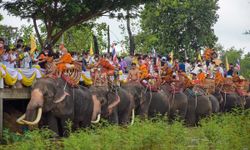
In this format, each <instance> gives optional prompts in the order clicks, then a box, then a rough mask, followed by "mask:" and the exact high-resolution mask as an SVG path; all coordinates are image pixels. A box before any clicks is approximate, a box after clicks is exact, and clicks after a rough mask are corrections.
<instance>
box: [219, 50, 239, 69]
mask: <svg viewBox="0 0 250 150" xmlns="http://www.w3.org/2000/svg"><path fill="white" fill-rule="evenodd" d="M221 53H222V55H221V60H223V61H224V62H225V60H226V59H225V57H226V56H227V59H228V63H232V64H234V65H235V64H236V62H237V60H238V59H239V60H241V58H242V56H243V50H242V49H239V50H237V49H236V48H235V47H231V48H229V49H227V50H222V51H221Z"/></svg>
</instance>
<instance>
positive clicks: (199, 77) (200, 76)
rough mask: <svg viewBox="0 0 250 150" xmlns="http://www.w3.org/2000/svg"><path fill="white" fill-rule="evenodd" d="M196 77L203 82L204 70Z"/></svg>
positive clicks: (204, 77)
mask: <svg viewBox="0 0 250 150" xmlns="http://www.w3.org/2000/svg"><path fill="white" fill-rule="evenodd" d="M197 79H198V80H199V81H200V82H201V83H204V82H205V79H206V74H205V73H204V72H201V73H199V74H198V75H197Z"/></svg>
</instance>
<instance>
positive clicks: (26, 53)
mask: <svg viewBox="0 0 250 150" xmlns="http://www.w3.org/2000/svg"><path fill="white" fill-rule="evenodd" d="M29 50H30V48H29V47H26V48H25V49H24V53H23V55H24V58H23V68H30V67H31V66H30V63H31V57H30V54H29Z"/></svg>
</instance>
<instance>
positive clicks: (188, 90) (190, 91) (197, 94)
mask: <svg viewBox="0 0 250 150" xmlns="http://www.w3.org/2000/svg"><path fill="white" fill-rule="evenodd" d="M185 94H186V95H187V96H191V97H196V96H202V95H201V94H199V93H196V92H194V91H193V89H189V88H187V89H186V90H185Z"/></svg>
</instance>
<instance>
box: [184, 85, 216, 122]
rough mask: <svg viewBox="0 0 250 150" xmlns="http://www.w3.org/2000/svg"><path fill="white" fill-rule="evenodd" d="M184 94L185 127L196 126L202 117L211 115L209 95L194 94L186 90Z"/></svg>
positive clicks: (190, 90) (191, 90)
mask: <svg viewBox="0 0 250 150" xmlns="http://www.w3.org/2000/svg"><path fill="white" fill-rule="evenodd" d="M184 93H185V94H186V95H187V97H188V108H187V113H186V117H185V121H186V123H187V125H191V126H193V125H197V124H198V122H199V120H200V119H201V118H203V117H206V116H209V115H211V114H212V102H211V101H213V100H210V96H209V95H204V94H196V93H195V92H194V91H193V89H186V90H185V91H184Z"/></svg>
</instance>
